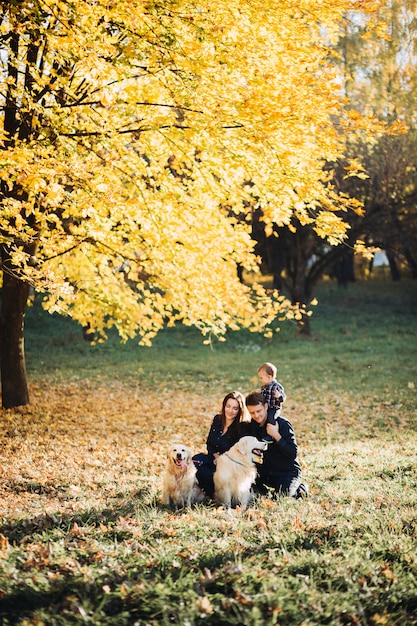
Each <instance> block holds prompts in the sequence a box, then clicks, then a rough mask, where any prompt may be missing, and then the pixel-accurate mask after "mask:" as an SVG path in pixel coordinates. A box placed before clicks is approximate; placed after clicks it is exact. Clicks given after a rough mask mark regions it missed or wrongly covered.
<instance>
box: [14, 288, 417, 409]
mask: <svg viewBox="0 0 417 626" xmlns="http://www.w3.org/2000/svg"><path fill="white" fill-rule="evenodd" d="M318 300H319V304H318V305H317V306H316V307H315V308H314V315H313V317H312V330H313V335H312V338H311V339H304V338H302V337H297V334H296V329H295V326H294V324H293V323H291V322H286V323H284V324H282V325H281V331H280V332H279V333H276V334H275V335H274V337H273V339H272V340H268V339H265V338H263V337H262V336H260V335H256V334H251V333H248V332H244V331H241V332H238V333H233V332H230V333H229V334H228V336H227V341H226V342H225V343H219V342H216V340H215V339H214V340H213V344H212V348H209V347H207V346H205V345H203V343H202V341H203V338H202V337H201V335H200V334H199V332H198V331H197V330H196V329H193V328H184V327H177V328H171V329H167V330H165V331H163V332H161V333H160V334H159V335H158V336H157V337H156V340H155V341H154V345H153V347H152V348H151V349H149V348H146V347H141V346H139V345H138V344H137V341H134V340H130V341H128V342H127V343H126V344H120V342H119V340H118V338H117V336H115V335H114V334H111V336H110V339H109V341H107V342H105V343H104V344H99V345H96V346H90V345H89V344H88V343H87V342H86V341H84V340H83V339H82V334H81V329H80V327H79V326H78V325H77V324H75V323H73V322H72V321H71V320H70V319H64V318H61V317H55V316H54V317H53V318H51V317H50V316H47V315H46V314H45V313H44V312H43V311H41V310H40V307H39V304H37V305H36V306H35V307H34V308H33V309H29V313H28V316H27V322H26V355H27V367H28V373H29V376H31V377H34V378H43V377H44V376H46V377H52V378H54V377H55V378H56V379H57V380H62V379H67V378H72V377H75V378H77V377H79V376H81V377H85V376H88V377H91V378H93V379H94V378H100V379H102V378H103V377H108V378H109V379H112V378H113V377H114V376H117V377H119V378H120V379H123V380H126V379H129V378H130V379H134V380H136V381H138V382H140V383H143V384H148V383H149V384H155V383H158V382H159V381H167V382H168V383H169V384H173V385H175V386H177V385H179V386H185V387H188V386H189V385H190V384H201V385H203V387H205V386H207V385H209V386H212V387H214V386H215V387H216V388H217V389H218V388H219V386H220V387H221V388H222V389H223V390H224V391H227V390H229V389H230V387H242V388H244V389H246V390H248V389H250V388H251V386H252V385H254V384H255V383H256V384H257V382H256V369H257V366H258V365H259V364H260V363H262V362H263V361H265V360H270V361H273V362H274V363H276V365H277V367H278V376H279V379H280V380H281V381H282V383H283V384H284V386H287V387H289V388H291V389H292V390H294V389H303V390H304V391H305V392H309V390H310V389H311V388H314V387H316V386H317V385H318V384H319V385H321V384H322V383H323V384H325V385H326V386H327V387H328V388H329V389H335V390H338V389H346V388H347V384H348V385H350V387H351V391H352V393H362V392H364V393H369V392H370V393H373V392H374V391H375V392H378V393H379V392H381V391H382V392H383V393H384V394H387V399H390V398H391V399H392V398H393V397H397V395H398V394H401V392H402V391H403V389H404V385H405V386H407V385H408V383H409V382H413V381H414V382H415V384H416V385H417V359H416V358H415V354H416V349H417V283H416V281H404V282H400V283H390V282H379V281H375V282H374V281H369V282H362V283H356V284H352V285H349V287H348V288H347V289H343V288H342V289H338V288H337V287H335V285H334V283H330V282H327V283H323V284H322V285H321V287H320V288H319V291H318Z"/></svg>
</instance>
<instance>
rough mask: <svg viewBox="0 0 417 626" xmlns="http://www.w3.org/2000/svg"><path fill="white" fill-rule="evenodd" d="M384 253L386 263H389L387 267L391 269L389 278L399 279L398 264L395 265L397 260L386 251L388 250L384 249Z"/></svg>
mask: <svg viewBox="0 0 417 626" xmlns="http://www.w3.org/2000/svg"><path fill="white" fill-rule="evenodd" d="M386 255H387V259H388V263H389V268H390V270H391V278H392V280H394V281H397V280H400V278H401V276H400V270H399V269H398V265H397V261H396V260H395V257H394V256H393V255H392V254H391V253H390V252H388V250H387V251H386Z"/></svg>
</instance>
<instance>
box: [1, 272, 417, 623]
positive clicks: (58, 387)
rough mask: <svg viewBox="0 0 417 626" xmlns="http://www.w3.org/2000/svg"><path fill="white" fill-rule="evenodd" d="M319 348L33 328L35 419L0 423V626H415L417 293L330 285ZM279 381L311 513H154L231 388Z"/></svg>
mask: <svg viewBox="0 0 417 626" xmlns="http://www.w3.org/2000/svg"><path fill="white" fill-rule="evenodd" d="M317 295H318V300H319V304H318V306H317V307H316V308H315V312H314V316H313V318H312V329H313V335H312V337H311V338H310V339H302V338H301V337H298V336H297V335H296V332H295V328H294V326H293V325H291V324H286V325H282V330H281V332H280V333H277V334H276V335H275V336H274V338H273V339H272V340H267V339H264V338H263V337H260V336H257V335H254V334H250V333H246V332H239V333H231V334H230V336H228V338H227V341H226V342H225V343H216V342H213V346H212V347H211V348H210V347H207V346H204V345H203V344H202V338H201V337H200V335H199V334H198V332H197V331H195V330H193V329H188V328H175V329H169V330H167V331H164V332H163V333H161V334H160V335H159V336H158V337H157V339H156V341H155V343H154V346H153V347H152V348H144V347H140V346H138V345H137V343H136V342H134V341H129V342H128V343H126V344H124V345H120V343H119V342H118V339H117V337H114V336H113V335H111V336H110V338H109V341H108V342H106V343H104V344H99V345H96V346H90V345H89V344H88V343H86V342H85V341H84V340H83V339H82V333H81V329H80V328H79V327H78V326H77V325H76V324H74V323H73V322H71V320H68V319H61V318H58V317H50V316H47V315H45V314H44V313H43V312H42V311H41V309H40V307H39V304H38V303H35V306H34V307H33V308H32V309H31V310H30V311H29V313H28V316H27V329H26V330H27V332H26V355H27V368H28V376H29V380H30V391H31V400H32V402H31V405H30V406H29V407H27V408H22V409H20V410H16V411H0V425H1V428H0V446H1V447H0V472H1V474H0V476H1V478H0V623H2V624H5V625H11V624H16V625H17V624H18V625H21V626H42V625H45V626H50V625H51V626H60V625H66V624H74V625H75V624H77V625H78V624H92V625H107V624H112V625H113V624H114V625H117V626H119V625H121V626H122V625H134V624H137V625H140V626H142V625H143V626H145V625H148V624H150V625H159V624H162V625H168V624H178V625H182V626H194V625H210V626H217V625H222V624H224V625H229V624H230V625H239V624H240V625H242V624H243V625H246V624H247V625H250V626H257V625H259V626H261V625H262V626H263V625H269V624H271V625H289V626H307V625H308V626H312V625H325V624H337V625H346V624H347V625H351V626H362V625H366V624H370V625H375V626H377V625H388V626H392V625H396V626H412V625H417V555H416V552H417V551H416V539H417V469H416V468H417V436H416V409H417V358H416V355H417V283H416V282H415V281H414V282H412V281H404V282H400V283H398V284H393V283H391V282H363V283H357V284H354V285H349V287H348V289H338V288H337V287H335V285H334V284H332V283H323V284H322V286H321V287H320V290H319V292H318V294H317ZM266 360H268V361H273V362H274V363H275V364H276V365H277V367H278V380H280V382H281V383H282V384H283V385H284V387H285V391H286V393H287V401H286V403H285V405H284V409H283V411H282V413H283V415H285V416H286V417H287V418H289V419H290V420H291V422H292V423H293V424H294V427H295V430H296V433H297V438H298V443H299V448H300V461H301V463H302V466H303V471H304V476H305V479H306V480H307V482H308V483H309V485H310V488H311V495H310V497H309V498H308V499H307V500H302V501H300V500H297V501H293V500H290V499H281V500H276V499H274V498H273V497H263V498H259V499H258V500H256V501H255V502H254V503H253V504H252V506H251V507H250V508H249V509H248V510H247V511H246V512H245V513H242V512H241V511H239V510H233V511H225V510H223V509H222V508H221V507H217V506H216V505H215V504H213V503H211V502H207V503H203V504H201V505H198V506H196V507H193V508H192V509H189V510H181V511H178V512H176V511H173V510H171V509H169V508H167V507H163V506H161V504H160V503H159V497H160V490H161V480H162V475H163V472H164V466H165V449H166V447H167V445H168V444H169V442H170V441H174V440H177V441H179V440H181V441H184V442H187V443H189V444H190V445H191V447H192V448H193V449H194V450H195V451H196V452H197V451H203V450H204V449H205V438H206V435H207V432H208V429H209V425H210V421H211V419H212V417H213V415H214V414H215V413H216V412H217V411H218V410H219V408H220V404H221V400H222V398H223V396H224V394H225V393H226V392H228V391H230V390H231V389H240V390H241V391H243V392H244V393H246V392H248V391H250V390H251V389H252V388H253V387H255V386H256V385H257V381H256V370H257V367H258V365H259V364H260V363H262V362H263V361H266Z"/></svg>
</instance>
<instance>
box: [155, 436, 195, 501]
mask: <svg viewBox="0 0 417 626" xmlns="http://www.w3.org/2000/svg"><path fill="white" fill-rule="evenodd" d="M167 457H168V459H167V464H166V471H165V476H164V481H163V485H162V503H163V504H168V505H171V506H175V508H181V507H184V506H190V505H191V504H194V503H195V502H201V501H202V500H203V498H204V496H203V492H202V491H201V489H200V488H199V486H198V483H197V477H196V468H195V465H194V463H193V459H192V452H191V449H190V448H189V447H188V446H184V445H182V444H175V445H173V446H171V447H170V448H169V449H168V451H167Z"/></svg>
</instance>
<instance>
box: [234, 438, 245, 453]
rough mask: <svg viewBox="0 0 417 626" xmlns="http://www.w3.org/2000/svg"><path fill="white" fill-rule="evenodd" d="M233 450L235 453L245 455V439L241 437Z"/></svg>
mask: <svg viewBox="0 0 417 626" xmlns="http://www.w3.org/2000/svg"><path fill="white" fill-rule="evenodd" d="M235 450H236V451H237V452H239V454H246V450H247V447H246V440H245V437H242V439H239V441H238V442H237V444H236V447H235Z"/></svg>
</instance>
